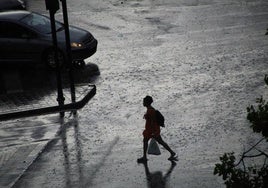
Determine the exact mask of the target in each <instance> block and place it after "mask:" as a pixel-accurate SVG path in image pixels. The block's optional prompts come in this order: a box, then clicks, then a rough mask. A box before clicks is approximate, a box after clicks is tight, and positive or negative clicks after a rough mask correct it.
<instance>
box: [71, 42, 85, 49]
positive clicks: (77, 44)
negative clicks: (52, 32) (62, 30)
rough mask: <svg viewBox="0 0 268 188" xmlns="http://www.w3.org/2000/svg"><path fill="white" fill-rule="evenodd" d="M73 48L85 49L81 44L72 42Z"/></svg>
mask: <svg viewBox="0 0 268 188" xmlns="http://www.w3.org/2000/svg"><path fill="white" fill-rule="evenodd" d="M71 47H73V48H81V47H83V44H82V43H79V42H72V43H71Z"/></svg>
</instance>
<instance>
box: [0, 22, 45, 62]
mask: <svg viewBox="0 0 268 188" xmlns="http://www.w3.org/2000/svg"><path fill="white" fill-rule="evenodd" d="M2 29H3V30H1V32H2V33H3V35H2V37H1V39H0V40H1V44H3V45H4V46H3V47H2V48H1V47H0V50H3V53H4V54H2V55H1V57H0V58H2V59H4V61H6V62H9V63H12V62H21V63H23V62H35V61H37V59H38V58H39V59H40V53H41V52H40V44H39V40H38V35H37V34H36V33H34V32H33V31H31V30H29V29H28V28H25V27H23V26H21V25H18V24H17V23H12V22H2ZM2 42H3V43H2Z"/></svg>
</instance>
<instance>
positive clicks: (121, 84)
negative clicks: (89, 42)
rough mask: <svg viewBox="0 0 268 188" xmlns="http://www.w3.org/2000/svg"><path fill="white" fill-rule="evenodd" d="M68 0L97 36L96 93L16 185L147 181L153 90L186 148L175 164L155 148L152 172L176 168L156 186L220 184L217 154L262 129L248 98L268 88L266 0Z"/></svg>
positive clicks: (176, 142)
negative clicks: (145, 147) (250, 118)
mask: <svg viewBox="0 0 268 188" xmlns="http://www.w3.org/2000/svg"><path fill="white" fill-rule="evenodd" d="M40 3H41V4H42V2H41V1H33V2H32V1H29V5H30V8H31V9H32V10H37V11H40V12H43V13H46V11H44V8H42V6H41V4H40ZM68 3H69V4H68V6H69V19H70V23H71V24H73V25H76V26H79V27H82V28H85V29H87V30H89V31H91V32H92V33H93V35H94V36H95V37H96V38H97V39H98V40H99V48H98V51H97V53H96V54H95V55H94V56H93V57H91V58H89V59H88V60H87V61H89V62H93V63H95V64H97V65H98V66H99V68H100V72H101V75H100V76H99V77H98V79H97V80H95V81H94V83H95V84H96V85H97V88H98V93H97V95H96V96H95V97H94V99H93V100H92V101H90V102H89V104H88V105H87V106H86V107H85V108H84V109H83V110H81V111H80V112H79V115H78V117H77V118H66V119H65V121H64V122H63V123H62V125H63V128H62V131H61V133H60V134H59V136H58V137H57V138H56V139H55V140H54V142H52V143H51V144H50V146H49V147H48V148H47V150H46V151H45V152H44V153H42V155H41V156H40V158H39V159H38V160H37V161H36V162H35V163H34V164H33V165H32V166H31V168H30V169H29V170H28V171H27V172H26V173H25V175H24V176H23V177H22V178H21V179H20V181H19V182H18V183H17V184H16V186H15V187H94V188H95V187H100V188H106V187H107V188H111V187H116V188H118V187H122V188H125V187H129V188H137V187H150V182H148V181H147V180H146V173H145V169H146V168H144V167H143V165H137V164H136V159H137V158H138V157H139V156H140V155H141V154H142V145H141V144H142V143H141V140H142V136H141V132H142V129H143V126H144V120H143V119H142V117H143V113H144V111H145V109H144V108H143V107H142V103H141V101H142V98H143V97H144V96H145V95H147V94H150V95H152V96H153V97H154V99H155V102H154V106H155V107H156V108H158V109H160V110H161V112H163V114H164V115H165V117H166V119H167V120H166V121H167V123H166V124H167V127H166V128H165V129H163V131H162V133H163V138H164V139H165V140H166V141H167V142H168V143H169V144H170V146H171V147H172V148H174V149H175V150H176V151H177V152H178V154H179V161H178V162H177V165H176V166H175V167H174V168H171V167H172V165H171V164H170V162H169V161H167V160H166V159H167V157H168V153H167V152H165V151H164V150H163V149H162V155H161V156H158V157H151V156H150V160H149V163H148V167H149V170H150V171H151V172H152V173H153V172H155V171H159V172H161V173H162V177H163V176H164V174H165V173H166V172H168V170H169V169H172V170H171V173H170V174H169V176H168V178H167V179H165V181H164V182H162V184H161V183H158V185H159V187H171V188H176V187H185V188H188V187H190V188H191V187H209V188H210V187H223V185H222V182H221V179H220V178H218V177H215V176H213V168H214V164H215V163H217V162H218V161H219V159H218V158H219V156H221V155H222V154H223V153H224V152H231V151H236V152H237V153H240V152H242V151H243V149H244V148H247V147H248V146H249V144H252V143H254V141H255V140H256V139H258V138H259V137H258V136H259V135H256V134H253V133H252V131H251V129H250V128H249V124H248V122H247V121H246V107H247V106H248V105H249V104H253V103H254V101H255V98H256V97H258V96H260V95H264V96H267V88H266V87H265V85H264V82H263V78H264V75H265V74H266V73H267V58H268V55H267V54H268V53H267V50H268V38H267V37H266V36H264V33H265V31H266V28H267V27H268V19H267V18H268V13H267V10H268V3H267V2H266V1H265V0H256V1H253V0H252V1H248V0H240V1H236V0H221V1H220V0H179V1H178V0H166V1H161V0H139V1H134V0H123V1H122V0H121V1H117V0H111V1H102V0H101V1H85V0H77V1H70V2H68ZM61 16H62V15H61V14H60V13H59V14H57V18H58V19H61ZM161 173H158V174H160V176H159V177H161ZM156 174H157V173H156ZM163 183H164V184H167V185H166V186H164V184H163Z"/></svg>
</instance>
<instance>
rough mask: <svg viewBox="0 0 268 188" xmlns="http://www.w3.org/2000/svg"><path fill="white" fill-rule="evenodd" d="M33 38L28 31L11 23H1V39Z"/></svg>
mask: <svg viewBox="0 0 268 188" xmlns="http://www.w3.org/2000/svg"><path fill="white" fill-rule="evenodd" d="M30 36H33V34H32V33H30V32H29V31H28V30H27V29H25V28H23V27H21V26H20V25H17V24H15V23H10V22H0V38H25V37H30Z"/></svg>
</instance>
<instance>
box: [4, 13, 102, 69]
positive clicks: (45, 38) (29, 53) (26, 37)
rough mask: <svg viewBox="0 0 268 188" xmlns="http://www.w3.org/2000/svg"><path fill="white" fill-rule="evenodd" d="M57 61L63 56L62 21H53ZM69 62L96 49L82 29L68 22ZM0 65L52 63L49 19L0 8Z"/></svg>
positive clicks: (64, 44) (63, 35) (53, 61)
mask: <svg viewBox="0 0 268 188" xmlns="http://www.w3.org/2000/svg"><path fill="white" fill-rule="evenodd" d="M56 30H57V40H58V54H59V59H60V62H64V60H65V59H66V56H67V55H66V43H65V31H64V25H63V24H62V23H60V22H58V21H57V22H56ZM69 30H70V40H71V50H72V57H73V60H74V61H73V62H79V61H83V60H84V59H86V58H88V57H90V56H92V55H93V54H94V53H95V52H96V50H97V43H98V42H97V40H96V39H95V38H94V37H93V36H92V34H91V33H90V32H88V31H86V30H84V29H81V28H78V27H74V26H70V27H69ZM0 44H1V45H0V65H4V64H9V65H10V64H11V63H26V62H27V63H45V64H46V65H48V66H50V67H55V58H54V56H55V55H54V54H55V50H53V49H54V48H53V44H52V34H51V25H50V19H49V18H48V17H46V16H43V15H41V14H38V13H33V12H28V11H7V12H0Z"/></svg>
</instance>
